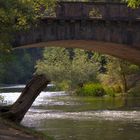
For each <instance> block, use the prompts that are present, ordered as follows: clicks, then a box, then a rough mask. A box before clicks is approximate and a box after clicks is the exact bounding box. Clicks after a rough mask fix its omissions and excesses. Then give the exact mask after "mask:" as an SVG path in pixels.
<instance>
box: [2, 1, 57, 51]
mask: <svg viewBox="0 0 140 140" xmlns="http://www.w3.org/2000/svg"><path fill="white" fill-rule="evenodd" d="M54 1H55V0H1V1H0V52H3V51H4V52H9V51H10V45H11V41H12V36H13V34H14V32H16V31H17V30H21V29H28V28H29V27H30V25H31V24H32V23H33V22H34V21H36V20H37V19H38V18H40V17H41V16H42V15H43V12H46V11H47V10H49V9H50V7H53V6H54ZM32 25H33V24H32Z"/></svg>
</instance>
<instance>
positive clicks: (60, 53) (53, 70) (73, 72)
mask: <svg viewBox="0 0 140 140" xmlns="http://www.w3.org/2000/svg"><path fill="white" fill-rule="evenodd" d="M36 69H37V73H39V74H40V73H41V74H42V73H43V74H46V75H48V76H49V78H50V79H51V80H52V81H54V82H56V84H58V83H59V84H60V83H63V81H65V82H67V83H68V84H69V87H71V88H75V87H76V86H78V85H83V84H84V83H85V82H91V81H96V73H97V65H96V64H95V63H94V59H93V57H90V59H89V58H88V53H86V52H85V51H84V50H80V49H74V50H73V56H71V54H70V53H69V50H68V49H65V48H46V49H45V50H44V56H43V59H42V60H40V61H38V62H37V65H36Z"/></svg>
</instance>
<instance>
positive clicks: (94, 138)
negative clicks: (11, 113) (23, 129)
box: [0, 85, 140, 140]
mask: <svg viewBox="0 0 140 140" xmlns="http://www.w3.org/2000/svg"><path fill="white" fill-rule="evenodd" d="M23 87H24V86H22V85H20V86H12V87H4V88H1V90H2V91H1V93H0V95H2V96H3V97H4V101H3V103H1V104H12V103H13V102H14V101H15V100H16V99H17V98H18V96H19V95H20V90H21V88H23ZM19 89H20V90H19ZM4 90H5V91H4ZM21 123H22V124H23V125H24V126H28V127H31V128H34V129H37V130H39V131H42V132H43V133H45V134H47V135H49V136H52V137H53V138H54V139H55V140H140V98H138V97H137V98H132V97H131V98H130V97H129V98H122V97H117V98H109V97H103V98H91V97H75V96H71V95H69V94H67V93H65V92H63V91H60V92H45V91H44V92H42V93H41V94H40V95H39V96H38V98H37V99H36V101H35V102H34V103H33V105H32V107H31V108H30V110H29V111H28V112H27V114H26V115H25V117H24V119H23V121H22V122H21Z"/></svg>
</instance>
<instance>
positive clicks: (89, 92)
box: [76, 83, 106, 97]
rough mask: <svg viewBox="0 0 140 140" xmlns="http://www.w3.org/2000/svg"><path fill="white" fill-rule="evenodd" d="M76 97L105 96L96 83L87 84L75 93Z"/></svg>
mask: <svg viewBox="0 0 140 140" xmlns="http://www.w3.org/2000/svg"><path fill="white" fill-rule="evenodd" d="M76 93H77V95H81V96H99V97H101V96H104V95H105V94H106V92H105V90H104V88H103V87H102V85H101V84H98V83H94V84H93V83H88V84H85V85H84V86H83V87H82V88H79V89H78V90H77V91H76Z"/></svg>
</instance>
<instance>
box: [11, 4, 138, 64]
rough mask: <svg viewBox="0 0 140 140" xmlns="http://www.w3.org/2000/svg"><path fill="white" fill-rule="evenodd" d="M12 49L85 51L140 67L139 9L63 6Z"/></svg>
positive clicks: (18, 38)
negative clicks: (79, 49)
mask: <svg viewBox="0 0 140 140" xmlns="http://www.w3.org/2000/svg"><path fill="white" fill-rule="evenodd" d="M13 46H14V47H18V48H30V47H50V46H55V47H66V48H69V47H70V48H82V49H87V50H92V51H97V52H99V53H103V54H109V55H112V56H115V57H118V58H122V59H126V60H128V61H131V62H133V63H136V64H140V8H138V9H135V10H134V9H130V8H128V7H127V5H126V4H123V3H104V2H96V3H95V2H60V3H57V6H56V9H55V13H53V16H48V14H47V13H46V14H45V16H44V18H43V19H41V20H40V22H39V24H38V26H37V27H32V28H31V29H30V30H28V31H24V32H18V33H16V34H15V40H14V41H13Z"/></svg>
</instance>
